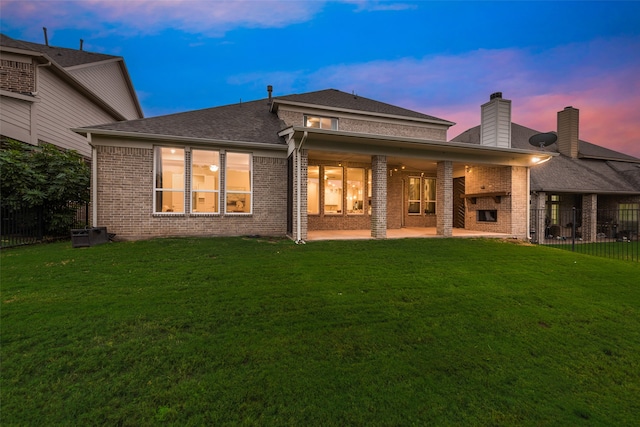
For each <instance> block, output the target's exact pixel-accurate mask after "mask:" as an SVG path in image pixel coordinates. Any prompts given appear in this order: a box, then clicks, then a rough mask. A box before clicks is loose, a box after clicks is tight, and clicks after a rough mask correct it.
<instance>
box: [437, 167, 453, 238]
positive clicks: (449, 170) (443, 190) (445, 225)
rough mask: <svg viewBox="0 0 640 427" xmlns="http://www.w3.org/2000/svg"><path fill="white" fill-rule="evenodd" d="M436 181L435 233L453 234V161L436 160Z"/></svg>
mask: <svg viewBox="0 0 640 427" xmlns="http://www.w3.org/2000/svg"><path fill="white" fill-rule="evenodd" d="M437 170H438V178H437V181H436V200H437V203H436V214H437V221H436V233H437V234H438V235H440V236H445V237H451V236H452V235H453V163H452V162H451V161H449V160H447V161H443V162H438V165H437Z"/></svg>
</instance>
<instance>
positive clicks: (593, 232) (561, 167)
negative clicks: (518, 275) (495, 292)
mask: <svg viewBox="0 0 640 427" xmlns="http://www.w3.org/2000/svg"><path fill="white" fill-rule="evenodd" d="M557 123H558V127H557V132H549V134H553V135H555V137H556V138H557V142H554V143H552V144H551V145H548V146H547V147H544V148H540V147H533V146H532V145H530V143H529V139H530V138H531V137H532V136H534V135H537V134H540V133H541V132H540V131H536V130H533V129H529V128H526V127H524V126H521V125H518V124H516V123H512V124H511V136H512V137H511V140H512V145H513V147H514V148H530V149H536V150H538V151H540V152H543V153H558V154H559V155H556V156H554V157H552V158H550V160H549V161H548V162H545V163H543V164H540V165H538V166H536V167H535V168H532V169H531V182H530V191H531V207H532V212H533V214H532V215H531V230H532V235H531V238H532V240H533V241H537V242H540V243H542V242H544V241H545V240H549V239H558V238H560V239H561V238H566V237H569V236H571V235H572V233H573V226H574V224H573V216H572V208H574V207H575V208H576V212H577V217H576V221H575V223H576V224H575V225H576V227H577V230H576V234H577V236H578V237H580V238H581V239H582V240H583V241H588V242H593V241H595V240H596V238H598V237H600V238H628V239H637V237H638V210H639V208H640V159H638V158H636V157H632V156H629V155H626V154H622V153H619V152H616V151H613V150H609V149H607V148H604V147H601V146H598V145H595V144H592V143H589V142H586V141H582V140H580V139H579V111H578V109H576V108H573V107H566V108H565V109H564V110H562V111H560V112H558V121H557ZM481 128H482V126H476V127H474V128H471V129H469V130H467V131H465V132H463V133H462V134H460V135H459V136H457V137H455V138H453V139H452V141H454V142H458V143H471V144H480V141H481V133H482V130H481ZM553 139H554V138H552V139H551V140H553Z"/></svg>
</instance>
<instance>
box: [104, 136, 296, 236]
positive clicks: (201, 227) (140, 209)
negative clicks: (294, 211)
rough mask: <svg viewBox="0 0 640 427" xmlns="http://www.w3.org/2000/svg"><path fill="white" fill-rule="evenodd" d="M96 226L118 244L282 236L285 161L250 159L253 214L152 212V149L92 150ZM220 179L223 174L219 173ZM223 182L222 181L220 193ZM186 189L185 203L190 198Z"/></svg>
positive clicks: (284, 208) (279, 159) (285, 191)
mask: <svg viewBox="0 0 640 427" xmlns="http://www.w3.org/2000/svg"><path fill="white" fill-rule="evenodd" d="M96 148H97V171H98V172H97V193H98V204H97V224H95V225H96V226H100V227H107V230H108V231H109V233H115V234H116V238H118V239H122V240H136V239H144V238H151V237H164V236H238V235H272V236H284V235H285V234H286V223H287V221H286V205H287V189H286V183H287V176H286V173H287V160H286V159H282V158H270V157H258V156H253V214H251V215H229V214H227V215H224V214H220V215H191V214H189V213H185V214H182V213H176V214H168V215H167V214H161V215H159V214H154V213H153V197H154V196H153V149H152V148H126V147H110V146H97V147H96ZM221 175H224V174H221ZM222 189H224V183H221V190H222ZM188 190H189V189H188V188H187V189H186V191H185V199H187V198H188V197H190V196H189V191H188Z"/></svg>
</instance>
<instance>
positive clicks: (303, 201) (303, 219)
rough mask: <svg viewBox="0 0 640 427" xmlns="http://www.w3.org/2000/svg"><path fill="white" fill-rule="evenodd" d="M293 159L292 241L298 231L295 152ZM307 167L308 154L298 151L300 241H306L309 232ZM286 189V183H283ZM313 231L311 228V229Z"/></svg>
mask: <svg viewBox="0 0 640 427" xmlns="http://www.w3.org/2000/svg"><path fill="white" fill-rule="evenodd" d="M292 157H293V197H292V200H293V204H292V206H291V215H292V218H293V230H292V235H291V236H290V237H291V238H293V239H296V238H297V232H298V231H297V230H298V228H297V227H298V214H297V209H298V179H297V173H298V156H297V151H294V152H293V153H292ZM308 166H309V153H308V151H307V150H304V149H303V150H301V151H300V184H301V185H300V190H301V191H300V195H301V197H300V239H301V240H306V239H307V231H308V230H309V216H308V214H307V178H308V172H309V169H308ZM285 187H286V181H285ZM311 229H312V230H313V228H311Z"/></svg>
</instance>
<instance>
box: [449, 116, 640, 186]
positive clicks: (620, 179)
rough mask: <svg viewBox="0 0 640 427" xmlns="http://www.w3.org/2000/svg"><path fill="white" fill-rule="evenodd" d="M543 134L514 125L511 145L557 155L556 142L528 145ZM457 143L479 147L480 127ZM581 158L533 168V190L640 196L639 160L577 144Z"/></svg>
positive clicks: (458, 138)
mask: <svg viewBox="0 0 640 427" xmlns="http://www.w3.org/2000/svg"><path fill="white" fill-rule="evenodd" d="M538 133H541V132H540V131H537V130H534V129H530V128H527V127H525V126H521V125H519V124H517V123H511V146H512V147H513V148H523V149H524V148H526V149H529V150H538V151H545V152H555V153H557V152H558V146H557V143H553V144H551V145H549V146H548V147H545V148H543V149H541V148H540V147H534V146H531V145H530V144H529V138H530V137H531V136H533V135H535V134H538ZM451 141H454V142H466V143H470V144H480V126H476V127H473V128H471V129H468V130H466V131H465V132H463V133H461V134H460V135H458V136H456V137H455V138H453V139H452V140H451ZM578 152H579V157H578V158H577V159H572V158H569V157H566V156H557V157H553V158H551V160H549V161H548V162H546V163H543V164H541V165H538V166H535V167H533V168H531V190H532V191H547V192H549V191H552V192H571V193H583V194H586V193H640V159H638V158H635V157H632V156H629V155H627V154H623V153H619V152H617V151H613V150H610V149H608V148H604V147H601V146H598V145H595V144H591V143H589V142H586V141H582V140H580V141H578Z"/></svg>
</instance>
